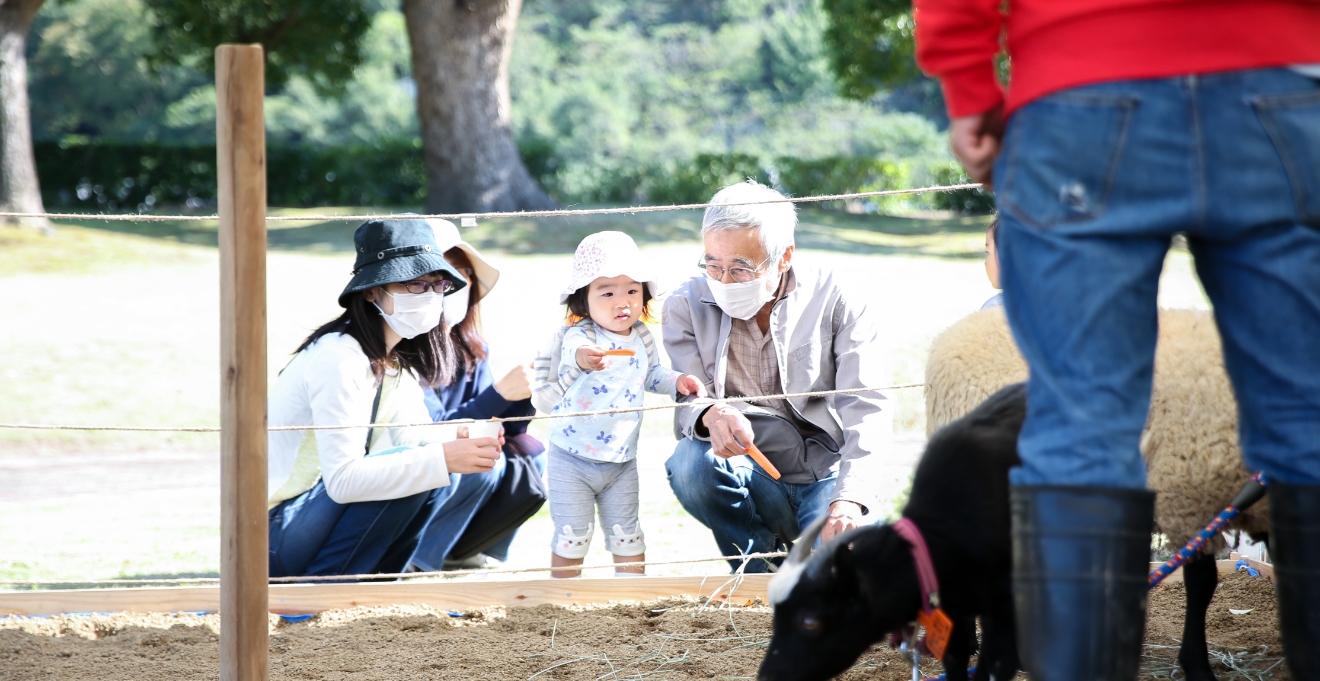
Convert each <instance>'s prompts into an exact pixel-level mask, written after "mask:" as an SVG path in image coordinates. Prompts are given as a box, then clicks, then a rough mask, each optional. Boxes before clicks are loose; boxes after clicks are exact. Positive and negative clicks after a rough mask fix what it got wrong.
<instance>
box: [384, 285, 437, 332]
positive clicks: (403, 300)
mask: <svg viewBox="0 0 1320 681" xmlns="http://www.w3.org/2000/svg"><path fill="white" fill-rule="evenodd" d="M382 290H383V289H382ZM385 295H387V296H389V297H391V298H393V299H394V314H392V315H391V314H385V310H384V309H382V308H381V306H380V304H379V303H373V305H375V306H376V309H378V310H380V314H381V316H382V317H384V318H385V323H386V324H389V325H390V328H391V329H394V333H397V334H399V336H400V337H401V338H416V337H417V336H420V335H422V334H424V333H427V332H429V331H430V330H431V329H434V328H435V327H437V326H439V325H440V313H441V311H442V310H444V305H445V303H444V294H441V293H436V292H435V291H427V292H426V293H398V294H395V293H390V292H389V291H385Z"/></svg>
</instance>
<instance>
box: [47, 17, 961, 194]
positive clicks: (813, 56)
mask: <svg viewBox="0 0 1320 681" xmlns="http://www.w3.org/2000/svg"><path fill="white" fill-rule="evenodd" d="M173 1H175V0H147V1H146V3H145V4H144V0H69V1H68V2H61V3H50V4H49V6H47V7H46V8H44V9H43V10H42V11H41V13H40V14H39V15H38V16H37V18H36V21H35V23H34V26H33V29H32V31H31V39H30V40H29V41H28V45H27V54H28V58H29V65H28V69H29V73H30V87H31V93H32V127H33V134H34V137H35V138H36V139H37V140H38V141H37V146H38V155H37V156H38V166H39V168H40V173H41V175H42V177H43V180H45V181H44V182H43V194H44V196H45V197H46V200H47V201H48V202H54V203H56V204H60V205H65V204H68V205H74V206H80V207H82V208H87V209H93V210H95V209H100V210H125V209H132V208H137V209H140V210H152V209H154V206H158V205H161V204H162V203H183V202H186V201H188V200H190V199H192V200H193V202H194V203H196V204H198V205H200V204H202V203H205V202H206V201H207V200H208V199H209V198H210V197H209V196H208V195H207V194H206V182H205V177H206V173H207V172H213V171H209V169H208V167H207V164H208V163H213V159H214V154H213V152H211V156H210V157H209V158H210V159H212V160H211V161H207V160H206V159H207V158H208V156H207V151H208V149H207V145H209V144H213V143H214V125H215V123H214V102H215V93H214V88H213V86H212V85H211V82H212V77H211V74H210V72H209V71H207V70H206V66H205V62H204V60H205V58H206V56H205V55H204V54H202V52H201V51H200V50H199V51H195V52H191V53H190V52H188V51H187V50H185V49H181V48H179V47H175V48H170V49H172V50H174V51H173V52H170V51H168V50H166V49H164V48H162V47H160V45H161V44H162V43H164V42H167V40H168V41H174V40H176V38H171V37H168V36H167V34H168V30H166V29H165V28H163V27H165V26H176V27H177V26H178V24H177V17H176V18H175V20H172V21H166V19H165V18H164V17H165V16H166V15H165V14H164V13H160V12H158V11H157V10H155V9H153V7H154V6H156V5H157V4H162V3H168V2H173ZM178 1H179V2H180V4H188V3H184V2H182V0H178ZM234 1H237V0H234ZM308 1H309V2H310V0H308ZM345 1H346V0H335V2H345ZM886 2H889V0H885V2H879V3H876V2H860V1H858V2H855V3H854V2H853V0H649V1H648V0H524V4H523V6H522V7H521V16H520V17H519V18H518V20H517V23H516V31H515V32H514V34H513V39H512V53H511V56H510V58H509V60H508V70H509V86H508V93H509V96H510V100H511V102H510V108H509V112H508V122H507V129H508V134H509V136H510V137H511V139H512V140H513V142H514V144H515V146H516V149H517V151H518V156H519V157H520V159H521V162H522V163H523V164H524V166H525V167H526V169H527V171H528V174H529V176H530V177H531V179H533V180H534V181H535V182H536V184H537V185H539V187H540V188H541V189H542V190H544V192H545V193H546V194H547V195H548V196H549V197H551V198H552V199H554V200H555V201H557V202H559V203H561V204H572V203H581V202H657V203H667V202H678V201H689V200H699V199H702V198H708V196H709V193H710V192H711V191H713V189H714V188H718V187H719V186H721V185H722V184H725V183H727V182H733V181H738V180H741V179H744V178H746V177H749V176H750V177H758V178H761V179H763V180H764V181H767V182H771V183H775V184H777V185H779V186H780V187H781V188H783V189H785V190H787V191H790V192H792V193H795V194H799V195H802V194H807V193H813V194H814V193H835V192H847V191H858V190H864V189H873V188H891V187H894V188H896V187H898V186H919V185H922V184H932V183H935V182H946V181H955V180H957V179H958V176H959V175H960V171H959V170H958V168H957V166H956V165H951V162H952V158H951V157H950V155H949V154H948V151H947V148H946V142H945V140H944V137H943V135H942V133H941V130H942V128H943V126H944V125H945V119H944V118H943V104H942V101H941V100H940V96H939V91H938V87H935V86H934V84H933V83H931V82H930V81H928V80H927V79H925V78H923V77H921V76H920V75H919V74H918V73H917V72H916V71H915V67H914V66H911V42H910V34H911V32H910V14H906V15H905V14H903V12H899V13H897V14H892V15H890V14H886V15H882V16H879V18H876V17H875V16H870V15H868V16H870V18H866V17H863V18H857V16H856V13H857V12H867V11H871V10H872V9H874V7H875V6H880V5H884V6H888V5H886ZM290 4H297V3H296V2H293V1H292V0H290ZM497 4H498V3H497ZM359 6H360V7H361V9H362V12H363V17H364V23H363V25H362V27H361V33H360V37H359V38H358V40H357V42H356V43H355V44H356V48H354V49H356V50H357V52H356V53H355V61H352V62H351V63H352V66H351V67H349V66H348V64H349V63H350V61H345V59H346V58H342V59H341V58H340V57H336V59H339V61H337V62H335V63H337V64H341V65H343V66H344V68H342V69H339V70H338V71H336V72H335V73H337V75H334V76H329V75H327V74H329V73H330V71H334V69H320V70H317V69H312V68H310V67H309V66H306V65H304V66H298V67H294V66H293V65H292V64H293V62H290V63H289V64H290V65H289V66H282V67H281V69H282V72H283V73H284V74H285V76H284V77H283V78H282V79H279V80H277V79H275V78H272V80H271V83H270V85H271V88H270V92H269V96H268V99H267V104H266V115H267V127H268V142H269V144H270V145H271V154H272V165H271V172H270V180H269V181H270V185H271V200H272V203H276V204H280V203H283V204H284V205H313V204H318V203H325V204H330V203H338V204H355V205H365V204H377V205H392V206H400V207H403V206H407V207H414V208H416V207H420V206H422V205H430V204H427V197H428V196H429V195H431V194H434V193H435V190H434V189H432V191H428V189H427V182H426V179H425V178H426V175H427V167H426V166H427V161H426V158H425V156H424V154H423V146H424V145H423V144H422V131H421V128H422V126H421V125H419V121H418V115H417V102H416V97H417V96H418V89H419V88H418V84H417V81H416V80H415V79H414V63H415V59H414V57H413V55H412V53H411V50H410V48H409V35H408V25H407V21H406V20H405V17H404V13H403V9H402V7H401V5H400V2H399V0H360V2H359ZM900 6H901V4H896V5H894V7H895V8H898V7H900ZM891 9H892V8H891ZM904 11H906V10H904ZM905 16H906V19H905V18H904V17H905ZM868 22H869V23H868ZM905 22H906V23H905ZM849 26H855V27H863V28H864V27H865V26H871V27H873V28H872V30H873V29H874V27H876V26H879V27H881V28H882V29H883V30H882V31H881V33H882V34H883V36H887V37H884V39H883V40H881V39H880V38H876V37H874V36H872V37H868V36H871V35H872V34H870V33H865V32H862V33H858V32H856V31H854V32H853V33H852V34H847V35H844V33H845V32H846V31H844V30H842V29H841V28H840V27H845V28H846V27H849ZM153 27H154V28H153ZM891 27H892V30H891ZM196 29H197V25H196V24H194V26H193V31H195V30H196ZM169 30H174V29H169ZM905 31H906V33H905ZM185 33H192V31H185ZM338 35H339V37H337V38H336V39H335V40H328V39H325V37H324V36H323V40H322V44H325V43H326V42H327V41H328V42H329V43H331V44H333V43H334V42H336V41H339V42H342V43H343V44H344V45H345V46H348V45H350V44H352V43H351V41H349V36H348V35H347V34H338ZM904 36H906V37H904ZM904 40H906V41H907V42H906V43H905V42H903V41H904ZM868 41H869V42H868ZM877 41H879V42H877ZM885 41H888V42H885ZM171 44H173V43H171ZM184 45H185V46H186V40H185V41H184ZM867 45H872V46H879V47H873V48H872V49H869V50H868V48H867V47H866V46H867ZM884 45H892V46H893V48H892V50H893V52H892V54H888V55H887V56H886V55H877V54H872V53H873V52H876V51H877V50H879V49H880V47H883V46H884ZM276 47H277V49H278V45H277V46H276ZM331 49H333V48H331ZM345 49H346V50H348V49H349V48H348V47H346V48H345ZM335 53H336V54H337V55H340V54H348V52H345V53H340V52H338V51H336V52H335ZM848 53H851V54H852V55H853V56H852V57H848V56H846V55H847V54H848ZM162 55H167V56H168V55H174V56H173V57H172V58H169V59H163V58H161V56H162ZM350 56H352V55H350ZM867 59H869V60H870V61H866V60H867ZM904 60H906V61H904ZM853 63H862V64H864V65H865V66H864V68H861V69H854V70H852V71H848V70H847V69H846V68H840V66H841V65H843V66H847V65H849V64H853ZM876 64H878V65H879V66H876ZM894 65H897V66H894ZM836 71H837V72H838V73H837V77H836ZM877 74H878V75H877ZM428 142H430V140H428ZM153 145H154V146H153ZM439 146H440V145H437V144H432V147H433V148H436V147H439ZM189 149H191V150H193V151H187V150H189ZM185 151H186V152H187V153H185ZM438 153H439V154H441V155H443V154H445V153H450V154H454V153H461V154H465V155H469V154H470V153H471V152H466V151H462V150H456V149H445V148H439V149H438ZM281 154H282V155H281ZM277 157H278V158H279V159H283V160H281V161H280V163H281V165H280V166H279V167H278V168H277V167H276V160H277ZM185 159H190V160H186V161H185ZM47 177H49V178H51V179H46V178H47ZM56 178H58V179H56ZM199 178H200V179H199ZM125 180H130V181H131V184H132V186H129V187H125V185H124V181H125ZM964 198H965V197H964ZM964 198H958V197H944V196H935V197H930V198H929V199H928V200H912V199H904V200H901V201H897V200H896V201H890V202H887V203H885V204H884V205H881V204H879V203H877V202H871V203H866V202H862V203H857V204H853V205H848V206H844V205H839V206H836V208H844V209H848V210H875V209H894V208H904V207H906V208H913V207H918V208H919V207H927V208H929V207H939V208H956V209H959V210H961V209H965V208H968V207H971V208H975V209H984V205H980V204H976V203H975V202H973V203H972V204H968V203H967V201H965V200H964ZM112 203H113V204H114V208H111V204H112ZM982 203H984V202H982ZM446 205H453V204H446ZM476 205H480V204H476ZM519 205H524V206H526V205H529V204H519ZM432 207H435V206H432ZM460 210H468V209H460Z"/></svg>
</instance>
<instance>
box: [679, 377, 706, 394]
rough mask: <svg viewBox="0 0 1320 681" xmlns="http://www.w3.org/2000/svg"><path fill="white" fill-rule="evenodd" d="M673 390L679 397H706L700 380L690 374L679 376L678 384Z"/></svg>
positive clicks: (703, 385) (704, 387)
mask: <svg viewBox="0 0 1320 681" xmlns="http://www.w3.org/2000/svg"><path fill="white" fill-rule="evenodd" d="M675 388H676V389H677V390H678V392H679V394H680V395H696V396H697V397H705V396H706V386H705V384H703V383H702V382H701V379H699V378H697V377H696V376H693V375H692V374H683V375H682V376H680V377H679V379H678V383H676V384H675Z"/></svg>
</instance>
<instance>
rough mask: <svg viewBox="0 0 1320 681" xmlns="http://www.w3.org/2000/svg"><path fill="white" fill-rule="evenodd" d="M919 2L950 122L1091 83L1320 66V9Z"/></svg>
mask: <svg viewBox="0 0 1320 681" xmlns="http://www.w3.org/2000/svg"><path fill="white" fill-rule="evenodd" d="M1004 4H1005V1H1004V0H914V5H915V7H916V22H917V28H916V41H917V64H919V65H920V66H921V68H922V70H924V71H925V72H926V73H928V74H930V75H931V76H934V77H937V78H939V79H940V83H941V84H942V85H943V87H944V100H945V103H946V105H947V106H948V109H949V115H950V116H952V117H955V118H956V117H960V116H969V115H973V114H979V113H983V112H985V111H989V110H990V109H993V108H994V107H996V106H998V105H999V104H1000V103H1002V102H1003V101H1004V99H1005V95H1004V91H1003V89H1002V88H1001V87H1000V84H999V81H998V80H997V79H996V77H995V67H994V57H995V54H996V53H997V52H998V51H999V40H1000V35H1001V33H1002V32H1003V30H1004V28H1005V26H1007V29H1008V30H1007V34H1008V35H1007V49H1008V53H1009V54H1010V55H1011V57H1012V81H1013V82H1012V85H1011V87H1010V88H1008V93H1007V99H1008V102H1007V106H1006V112H1007V113H1011V112H1012V111H1013V110H1014V109H1016V108H1018V107H1020V106H1022V105H1024V104H1026V103H1027V102H1030V101H1031V100H1033V99H1036V98H1037V97H1041V96H1043V95H1046V94H1049V93H1051V92H1054V91H1056V90H1062V89H1065V88H1069V87H1075V86H1078V85H1085V84H1088V83H1098V82H1104V81H1112V80H1133V79H1138V78H1162V77H1169V76H1177V75H1186V74H1192V73H1211V72H1215V71H1229V70H1236V69H1248V68H1263V67H1270V66H1284V65H1288V64H1308V63H1320V0H1007V5H1008V12H1007V14H1005V13H1003V12H1001V11H1000V7H1001V6H1003V5H1004Z"/></svg>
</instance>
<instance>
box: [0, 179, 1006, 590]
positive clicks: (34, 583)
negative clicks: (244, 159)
mask: <svg viewBox="0 0 1320 681" xmlns="http://www.w3.org/2000/svg"><path fill="white" fill-rule="evenodd" d="M980 187H981V185H980V184H975V183H973V184H957V185H944V186H936V187H921V188H915V189H894V190H885V191H871V192H855V193H851V194H832V195H825V196H805V197H798V198H784V199H777V200H770V201H742V202H736V203H729V204H723V205H758V204H767V203H794V204H797V203H811V202H822V201H849V200H854V199H865V198H874V197H883V196H902V195H912V194H924V193H931V192H951V191H958V190H962V189H979V188H980ZM709 206H711V204H709V203H688V204H674V205H666V206H629V207H623V208H590V209H564V210H540V211H504V212H489V213H434V214H426V215H414V214H396V213H390V214H368V215H278V216H269V215H268V216H266V220H267V221H271V222H324V221H353V222H357V221H367V220H383V219H412V220H417V219H426V218H439V219H463V218H469V219H489V218H540V217H560V216H574V215H634V214H638V213H656V212H662V211H675V210H696V209H703V208H708V207H709ZM0 218H46V219H52V220H88V219H93V220H104V221H112V222H214V221H217V220H219V216H218V215H150V214H94V213H22V212H0ZM923 385H924V384H923V383H904V384H898V385H889V386H883V387H878V388H869V387H868V388H847V389H840V390H817V391H810V392H799V393H781V394H777V395H763V396H757V397H729V398H724V399H722V400H711V401H710V403H715V402H726V403H727V402H757V401H763V400H780V399H796V398H804V397H805V398H809V397H828V396H832V395H851V394H857V393H865V392H881V391H886V390H900V389H904V388H919V387H922V386H923ZM703 404H707V402H697V403H695V404H694V403H693V402H674V403H671V404H663V405H652V406H649V407H647V406H643V407H631V408H620V409H597V410H592V411H580V412H570V413H562V414H539V415H532V416H518V417H510V418H491V419H484V420H477V419H458V420H452V421H426V422H421V423H368V424H360V425H357V424H355V425H321V426H316V425H306V426H273V427H270V428H268V429H267V430H269V431H293V430H344V429H352V428H370V427H377V428H413V427H422V426H442V425H469V424H474V423H481V422H493V423H508V422H516V421H534V420H538V419H559V418H577V417H583V416H606V415H610V414H624V413H636V412H643V411H656V410H661V409H678V408H680V407H686V406H696V405H703ZM0 429H9V430H77V431H120V432H157V433H218V432H220V428H218V427H213V426H198V427H188V426H182V427H180V426H94V425H66V424H32V423H0ZM785 555H787V554H786V553H785V552H782V551H778V552H770V553H752V554H742V555H739V556H719V557H712V558H692V559H687V560H668V561H645V562H635V563H611V564H608V565H575V566H565V567H558V568H553V567H537V568H500V569H495V570H480V571H473V570H438V571H432V572H407V573H389V574H360V575H328V576H302V577H272V578H270V582H271V583H287V582H296V583H308V582H345V581H358V580H381V579H400V580H410V579H419V578H428V577H432V578H434V577H440V578H446V577H454V576H458V575H473V574H481V575H506V574H520V573H529V572H549V571H559V570H563V571H569V570H573V571H576V570H603V569H606V568H618V567H626V568H637V567H649V566H662V565H688V564H693V563H710V562H718V561H727V560H740V561H742V562H743V565H744V567H745V565H746V563H747V561H749V560H754V559H769V558H781V557H783V556H785ZM219 582H220V579H219V578H217V577H163V578H158V579H150V578H147V579H37V580H0V586H20V587H40V586H69V585H87V584H108V585H161V584H218V583H219Z"/></svg>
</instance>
